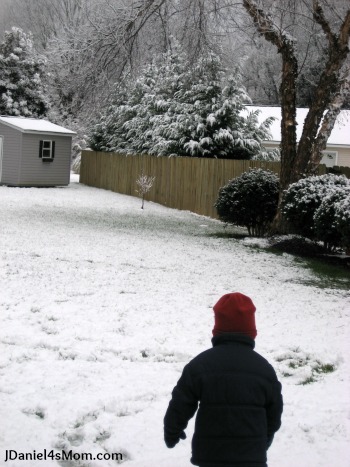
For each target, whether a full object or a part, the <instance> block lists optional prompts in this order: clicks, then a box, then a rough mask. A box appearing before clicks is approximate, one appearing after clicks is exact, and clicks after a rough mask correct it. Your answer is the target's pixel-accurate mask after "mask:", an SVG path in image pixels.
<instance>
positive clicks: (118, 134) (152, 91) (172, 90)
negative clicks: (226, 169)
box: [89, 47, 272, 159]
mask: <svg viewBox="0 0 350 467" xmlns="http://www.w3.org/2000/svg"><path fill="white" fill-rule="evenodd" d="M249 101H250V99H249V97H248V95H247V93H246V91H245V89H244V87H243V86H242V85H241V84H240V76H239V73H238V72H237V73H235V74H234V75H233V76H229V77H227V76H226V70H225V68H224V67H223V66H222V63H221V61H220V58H219V57H218V56H217V55H215V54H214V53H209V54H207V55H205V56H201V57H199V58H198V60H197V61H196V62H195V63H191V62H190V61H189V59H188V57H187V56H186V55H185V54H184V53H183V52H181V51H180V50H179V48H178V47H175V48H174V49H173V50H172V51H171V52H168V53H167V54H163V55H162V56H161V57H158V58H157V59H156V60H155V61H154V62H153V63H152V64H150V65H148V66H146V67H145V68H144V69H143V71H142V74H141V75H140V76H139V78H138V79H137V80H136V81H126V80H124V82H122V83H121V84H118V85H116V88H115V93H114V101H113V103H112V105H111V106H110V107H109V108H108V109H107V110H106V112H105V114H104V115H103V116H102V117H101V118H100V119H99V121H98V122H97V124H96V125H95V126H94V127H93V128H92V129H91V132H90V140H89V144H90V146H91V147H92V148H93V149H95V150H99V151H115V152H124V153H128V154H132V153H148V154H154V155H157V156H159V155H161V156H176V155H180V156H196V157H217V158H231V159H232V158H237V159H242V158H245V159H249V158H251V157H252V156H253V155H254V154H257V153H258V152H259V151H261V148H262V141H263V140H266V139H269V138H270V134H269V126H270V124H271V123H272V119H271V118H270V119H267V120H265V122H263V123H262V124H260V125H259V123H258V119H257V113H256V112H248V111H246V112H243V109H244V103H246V102H249Z"/></svg>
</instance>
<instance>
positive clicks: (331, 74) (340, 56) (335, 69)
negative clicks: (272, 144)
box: [243, 0, 350, 232]
mask: <svg viewBox="0 0 350 467" xmlns="http://www.w3.org/2000/svg"><path fill="white" fill-rule="evenodd" d="M243 6H244V8H245V9H246V11H247V12H248V14H249V15H250V16H251V18H252V19H253V21H254V24H255V26H256V28H257V30H258V32H259V33H260V34H261V35H263V36H264V38H265V39H266V40H267V41H269V42H271V43H272V44H274V45H275V46H276V47H277V51H278V53H280V54H281V57H282V81H281V86H280V101H281V112H282V121H281V176H280V182H281V191H280V200H279V207H278V213H277V216H276V218H275V220H274V222H273V226H272V230H273V231H274V232H276V231H280V232H283V231H285V230H286V225H284V223H283V219H282V216H281V209H280V208H281V200H282V195H283V191H284V190H285V189H286V188H288V186H289V185H290V184H291V183H293V182H296V181H297V180H299V179H300V178H301V177H302V176H304V175H309V174H311V173H314V172H315V169H316V168H317V166H318V165H319V163H320V160H321V158H322V150H324V149H325V147H326V144H327V140H328V138H329V136H330V134H331V132H332V129H333V127H334V124H335V121H336V118H337V116H338V115H339V112H340V110H341V105H342V103H343V102H344V100H345V97H346V93H347V92H348V91H349V87H350V86H349V80H348V79H346V78H342V76H341V70H342V67H343V65H344V63H345V60H346V58H347V56H348V54H349V47H348V42H349V37H350V9H349V10H348V11H347V13H346V15H345V18H344V20H343V22H342V25H341V27H340V30H339V33H338V34H335V33H334V32H333V31H332V30H331V27H330V24H329V22H328V21H327V19H326V17H325V15H324V11H323V9H322V7H321V6H320V3H319V1H318V0H313V18H314V21H315V22H316V23H318V24H319V25H320V26H321V27H322V30H323V32H324V34H325V35H326V36H327V39H328V60H327V62H326V64H325V67H324V70H323V72H322V73H321V76H320V80H319V82H318V85H317V88H316V92H315V97H314V100H313V102H312V104H311V106H310V108H309V112H308V114H307V117H306V119H305V123H304V127H303V132H302V136H301V138H300V141H299V144H297V140H296V119H295V116H296V88H297V84H296V81H297V76H298V60H297V56H296V47H295V43H294V40H293V38H291V37H290V36H289V35H288V34H287V33H286V32H284V31H283V30H282V29H280V28H279V27H278V26H277V24H276V22H274V21H273V19H272V18H271V16H270V15H269V14H267V13H266V12H265V11H264V10H262V9H260V8H258V6H257V3H256V1H255V0H243Z"/></svg>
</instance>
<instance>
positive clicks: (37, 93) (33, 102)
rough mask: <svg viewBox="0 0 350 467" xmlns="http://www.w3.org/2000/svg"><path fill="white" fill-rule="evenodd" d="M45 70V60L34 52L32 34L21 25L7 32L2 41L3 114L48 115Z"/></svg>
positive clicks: (0, 98)
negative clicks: (44, 82) (43, 76)
mask: <svg viewBox="0 0 350 467" xmlns="http://www.w3.org/2000/svg"><path fill="white" fill-rule="evenodd" d="M44 70H45V60H44V59H43V58H41V57H39V56H38V55H37V54H36V53H35V52H34V50H33V44H32V41H31V38H30V36H28V35H26V34H25V33H24V32H23V31H22V30H21V29H19V28H12V30H11V31H7V32H5V39H4V41H3V42H1V43H0V114H2V115H21V116H24V117H33V116H34V117H40V116H45V115H46V113H47V111H48V109H49V102H48V99H47V98H46V96H45V86H44V84H43V82H42V75H43V74H44Z"/></svg>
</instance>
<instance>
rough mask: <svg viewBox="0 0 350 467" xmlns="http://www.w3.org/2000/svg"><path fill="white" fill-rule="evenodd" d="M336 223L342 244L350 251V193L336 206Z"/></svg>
mask: <svg viewBox="0 0 350 467" xmlns="http://www.w3.org/2000/svg"><path fill="white" fill-rule="evenodd" d="M334 217H335V223H336V227H337V230H338V232H339V234H340V235H341V244H342V246H344V247H345V250H346V251H347V252H348V253H350V195H349V194H348V195H347V196H346V197H345V198H343V199H342V200H341V201H338V203H336V206H335V216H334Z"/></svg>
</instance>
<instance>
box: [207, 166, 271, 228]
mask: <svg viewBox="0 0 350 467" xmlns="http://www.w3.org/2000/svg"><path fill="white" fill-rule="evenodd" d="M278 192H279V180H278V177H277V175H276V174H274V173H273V172H271V171H269V170H262V169H252V170H250V171H249V172H245V173H243V174H242V175H241V176H240V177H237V178H235V179H233V180H230V181H229V182H228V184H227V185H225V186H224V187H222V188H220V190H219V196H218V199H217V201H216V203H215V207H216V209H217V213H218V216H219V218H220V219H221V220H222V221H223V222H227V223H229V224H234V225H240V226H244V227H246V228H247V229H248V233H249V235H254V236H263V235H264V234H265V233H266V231H267V229H268V227H269V225H270V223H271V221H272V219H273V218H274V216H275V214H276V211H277V204H278Z"/></svg>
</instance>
